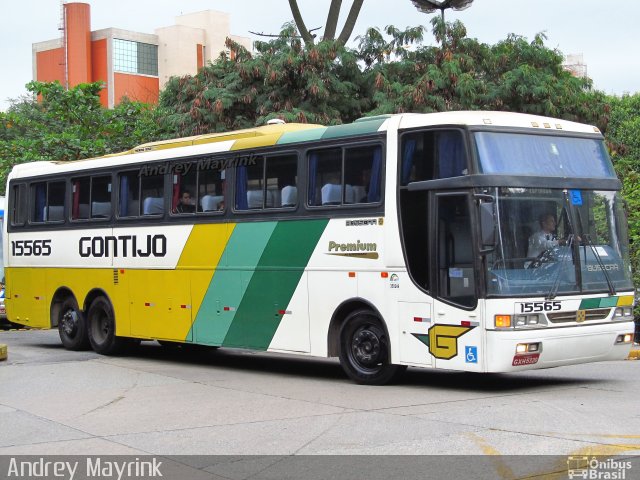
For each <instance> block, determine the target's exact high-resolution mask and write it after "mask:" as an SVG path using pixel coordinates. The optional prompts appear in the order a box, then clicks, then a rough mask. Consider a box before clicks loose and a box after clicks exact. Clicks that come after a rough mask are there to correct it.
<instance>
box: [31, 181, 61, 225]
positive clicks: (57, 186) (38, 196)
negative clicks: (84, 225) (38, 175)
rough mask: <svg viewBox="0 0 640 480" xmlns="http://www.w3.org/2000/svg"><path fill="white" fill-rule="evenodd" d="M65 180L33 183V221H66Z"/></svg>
mask: <svg viewBox="0 0 640 480" xmlns="http://www.w3.org/2000/svg"><path fill="white" fill-rule="evenodd" d="M65 191H66V188H65V182H63V181H54V182H38V183H34V184H32V185H31V221H32V222H34V223H42V222H62V221H64V197H65Z"/></svg>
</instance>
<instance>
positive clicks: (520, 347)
mask: <svg viewBox="0 0 640 480" xmlns="http://www.w3.org/2000/svg"><path fill="white" fill-rule="evenodd" d="M540 350H542V348H541V344H540V343H519V344H517V345H516V353H517V354H518V355H522V354H525V353H540Z"/></svg>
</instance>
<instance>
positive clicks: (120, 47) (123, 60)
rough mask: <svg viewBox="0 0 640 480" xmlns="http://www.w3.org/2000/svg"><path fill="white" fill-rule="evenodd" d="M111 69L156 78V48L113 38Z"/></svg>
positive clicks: (146, 44) (155, 46)
mask: <svg viewBox="0 0 640 480" xmlns="http://www.w3.org/2000/svg"><path fill="white" fill-rule="evenodd" d="M113 69H114V71H116V72H125V73H138V74H141V75H153V76H158V46H157V45H151V44H148V43H140V42H132V41H131V40H122V39H120V38H114V39H113Z"/></svg>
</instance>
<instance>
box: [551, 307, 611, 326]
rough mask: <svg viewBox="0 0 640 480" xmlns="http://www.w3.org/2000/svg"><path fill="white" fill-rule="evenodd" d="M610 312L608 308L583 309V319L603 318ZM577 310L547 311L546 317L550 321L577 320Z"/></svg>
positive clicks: (565, 321)
mask: <svg viewBox="0 0 640 480" xmlns="http://www.w3.org/2000/svg"><path fill="white" fill-rule="evenodd" d="M610 313H611V309H610V308H595V309H593V310H585V311H584V320H583V321H585V322H586V321H589V320H604V319H605V318H607V317H608V316H609V314H610ZM577 315H578V312H577V311H573V312H557V313H548V314H547V318H549V321H550V322H551V323H568V322H575V321H577V320H576V319H577Z"/></svg>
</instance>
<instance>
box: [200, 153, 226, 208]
mask: <svg viewBox="0 0 640 480" xmlns="http://www.w3.org/2000/svg"><path fill="white" fill-rule="evenodd" d="M225 177H226V171H225V170H218V169H213V168H209V164H207V163H206V162H204V161H203V162H199V165H198V180H197V187H196V191H197V198H196V211H197V212H203V213H215V212H223V211H224V210H225V202H224V194H225V190H226V188H225V187H226V183H225Z"/></svg>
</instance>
